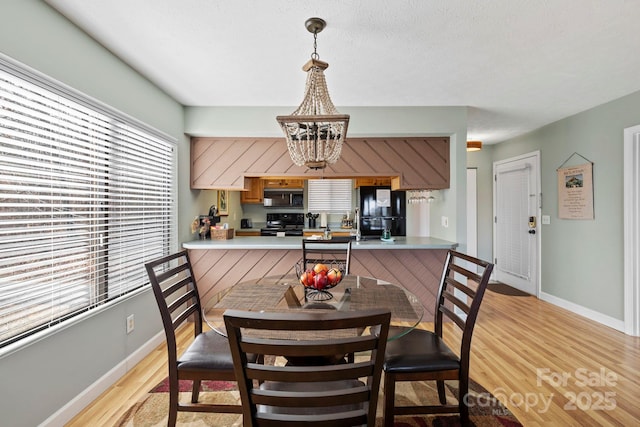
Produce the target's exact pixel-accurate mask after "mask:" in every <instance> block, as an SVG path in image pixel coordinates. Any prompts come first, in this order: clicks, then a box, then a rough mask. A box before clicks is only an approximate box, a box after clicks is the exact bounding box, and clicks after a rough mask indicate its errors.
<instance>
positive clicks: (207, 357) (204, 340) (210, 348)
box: [178, 331, 233, 371]
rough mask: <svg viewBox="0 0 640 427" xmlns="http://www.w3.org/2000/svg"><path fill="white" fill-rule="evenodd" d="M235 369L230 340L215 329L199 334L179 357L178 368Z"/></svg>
mask: <svg viewBox="0 0 640 427" xmlns="http://www.w3.org/2000/svg"><path fill="white" fill-rule="evenodd" d="M200 369H215V370H220V371H233V360H232V359H231V350H230V348H229V340H228V339H227V338H226V337H223V336H222V335H220V334H218V333H217V332H215V331H207V332H203V333H201V334H199V335H198V336H197V337H196V338H195V339H194V340H193V342H192V343H191V345H190V346H189V348H187V350H186V351H185V352H184V354H182V356H180V357H179V358H178V370H200Z"/></svg>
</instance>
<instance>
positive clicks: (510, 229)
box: [496, 168, 530, 279]
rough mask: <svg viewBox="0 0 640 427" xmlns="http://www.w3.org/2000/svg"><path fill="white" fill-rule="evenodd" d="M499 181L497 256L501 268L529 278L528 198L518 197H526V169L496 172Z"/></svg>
mask: <svg viewBox="0 0 640 427" xmlns="http://www.w3.org/2000/svg"><path fill="white" fill-rule="evenodd" d="M498 179H499V180H501V181H500V182H501V185H500V187H499V191H500V193H498V195H497V206H496V215H497V217H498V227H501V228H502V229H503V232H502V233H500V236H501V242H500V244H499V245H498V248H499V249H498V250H499V253H498V254H497V257H498V262H499V265H500V269H501V270H503V271H505V272H507V273H510V274H513V275H514V276H517V277H520V278H523V279H528V278H529V276H530V271H529V249H528V248H529V245H528V244H527V239H528V237H529V235H528V234H527V232H526V231H527V230H526V227H527V222H526V219H527V216H528V212H529V206H528V202H527V200H528V197H526V198H523V197H520V195H521V194H529V193H530V191H529V170H528V169H527V168H520V169H510V170H504V171H498Z"/></svg>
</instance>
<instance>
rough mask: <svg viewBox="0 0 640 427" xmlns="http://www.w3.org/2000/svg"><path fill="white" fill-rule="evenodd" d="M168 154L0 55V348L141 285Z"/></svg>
mask: <svg viewBox="0 0 640 427" xmlns="http://www.w3.org/2000/svg"><path fill="white" fill-rule="evenodd" d="M0 59H1V58H0ZM174 152H175V143H174V141H171V140H170V139H169V138H166V137H164V136H162V135H160V134H159V133H157V132H155V131H153V130H151V129H147V128H145V127H144V126H143V125H140V124H138V123H135V122H134V121H132V120H130V119H128V118H126V117H125V116H124V115H122V114H119V113H117V112H115V111H111V110H110V109H108V108H107V107H104V106H100V105H97V104H96V103H95V102H93V101H91V100H89V99H88V98H87V99H85V98H84V97H83V96H82V95H79V94H76V93H72V92H71V91H70V90H68V89H66V88H61V87H59V86H57V85H56V84H55V83H54V82H51V81H47V80H45V79H44V78H42V77H40V76H35V75H33V74H31V73H29V72H28V71H25V70H21V69H20V68H19V67H16V66H15V65H13V64H10V63H8V62H5V61H2V60H0V346H3V345H6V344H9V343H11V342H15V341H17V340H19V339H20V338H22V337H24V336H26V335H29V334H31V333H33V332H36V331H39V330H42V329H46V328H48V327H50V326H52V325H55V324H57V323H59V322H61V321H63V320H64V319H67V318H69V317H72V316H74V315H76V314H79V313H82V312H84V311H86V310H90V309H92V308H95V307H98V306H99V305H101V304H103V303H105V302H107V301H110V300H112V299H114V298H117V297H119V296H122V295H124V294H125V293H127V292H129V291H131V290H133V289H137V288H139V287H142V286H145V285H148V283H149V281H148V277H147V275H146V272H145V269H144V263H145V262H147V261H149V260H151V259H155V258H158V257H161V256H164V255H167V254H168V253H169V251H170V248H171V243H172V241H173V239H174V234H175V232H174V230H175V225H174V223H175V214H174V207H173V205H174V198H175V197H174V192H175V190H174V180H175V178H174V175H175V163H176V162H175V154H174Z"/></svg>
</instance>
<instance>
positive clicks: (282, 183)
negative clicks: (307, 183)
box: [263, 178, 304, 188]
mask: <svg viewBox="0 0 640 427" xmlns="http://www.w3.org/2000/svg"><path fill="white" fill-rule="evenodd" d="M263 181H264V188H304V180H303V179H277V178H273V179H272V178H265V179H263Z"/></svg>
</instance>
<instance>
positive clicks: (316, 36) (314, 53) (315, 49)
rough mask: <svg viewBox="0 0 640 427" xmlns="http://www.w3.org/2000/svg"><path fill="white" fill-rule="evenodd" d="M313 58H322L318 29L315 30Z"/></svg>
mask: <svg viewBox="0 0 640 427" xmlns="http://www.w3.org/2000/svg"><path fill="white" fill-rule="evenodd" d="M311 58H312V59H320V55H318V31H317V30H316V31H314V32H313V53H312V54H311Z"/></svg>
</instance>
